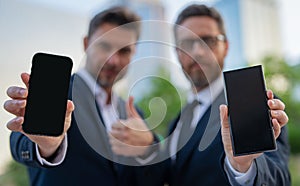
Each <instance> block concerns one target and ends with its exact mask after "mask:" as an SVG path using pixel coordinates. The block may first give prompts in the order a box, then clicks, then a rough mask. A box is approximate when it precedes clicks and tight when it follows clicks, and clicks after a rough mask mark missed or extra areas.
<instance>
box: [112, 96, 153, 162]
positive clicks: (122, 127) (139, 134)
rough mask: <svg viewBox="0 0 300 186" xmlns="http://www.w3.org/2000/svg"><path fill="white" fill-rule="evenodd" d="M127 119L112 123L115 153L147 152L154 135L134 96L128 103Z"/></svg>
mask: <svg viewBox="0 0 300 186" xmlns="http://www.w3.org/2000/svg"><path fill="white" fill-rule="evenodd" d="M126 111H127V117H128V118H127V119H126V120H119V121H117V122H116V123H114V124H113V125H112V130H111V132H110V136H109V137H110V140H109V141H110V144H111V147H112V150H113V152H114V153H116V154H118V155H123V156H141V155H144V154H145V153H146V152H147V149H148V147H149V145H151V144H152V142H153V140H154V137H153V134H152V132H151V131H150V130H149V128H148V127H147V125H146V123H145V122H144V121H143V119H142V118H141V116H140V115H139V114H138V112H137V110H136V109H135V107H134V104H133V97H129V100H128V102H127V103H126Z"/></svg>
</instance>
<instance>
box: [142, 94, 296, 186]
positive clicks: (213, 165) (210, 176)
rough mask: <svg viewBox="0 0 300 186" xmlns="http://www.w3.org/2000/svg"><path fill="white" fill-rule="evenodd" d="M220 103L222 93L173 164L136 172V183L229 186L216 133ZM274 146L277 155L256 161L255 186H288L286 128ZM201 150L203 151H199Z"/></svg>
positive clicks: (158, 164)
mask: <svg viewBox="0 0 300 186" xmlns="http://www.w3.org/2000/svg"><path fill="white" fill-rule="evenodd" d="M222 103H225V97H224V94H223V92H222V93H221V94H220V95H219V96H218V98H217V99H216V100H215V101H214V103H213V104H212V105H211V106H210V107H209V108H208V110H207V111H206V113H205V114H204V115H203V117H202V118H201V120H200V121H199V123H198V125H197V127H196V129H195V131H194V133H193V135H192V137H191V138H190V139H189V141H188V143H187V144H186V145H185V146H184V147H183V148H182V149H181V150H180V151H179V152H177V154H176V162H173V161H172V160H171V159H170V158H169V159H166V160H165V161H162V162H160V163H156V164H153V165H147V166H144V167H141V168H139V169H140V170H139V171H138V172H137V175H139V176H138V178H139V180H138V181H139V183H140V184H141V185H149V186H152V185H163V184H164V183H166V182H167V183H169V184H170V185H176V186H177V185H178V186H185V185H205V186H206V185H209V186H222V185H230V183H229V181H228V178H227V175H226V173H225V171H224V167H223V166H224V157H225V153H224V149H223V144H222V139H221V133H220V130H215V129H216V128H218V127H219V128H220V125H221V124H220V119H219V105H220V104H222ZM178 119H179V117H178V118H177V119H176V120H175V121H174V122H173V124H171V127H170V132H172V131H173V130H174V129H175V127H176V125H177V122H178ZM206 128H207V129H206ZM210 129H213V130H210ZM204 131H205V132H204ZM214 131H219V132H217V133H216V132H214ZM211 137H213V138H211ZM203 139H213V140H212V141H211V140H203ZM167 143H169V142H167ZM276 143H277V147H278V150H277V151H274V152H266V153H264V154H263V155H262V156H260V157H259V158H257V159H256V160H255V164H256V167H257V176H256V178H255V185H272V186H274V185H278V186H282V185H284V186H287V185H290V175H289V171H288V166H287V164H288V157H289V144H288V141H287V130H286V127H283V128H282V131H281V135H280V136H279V138H278V139H277V141H276ZM200 146H202V148H199V147H200ZM203 147H204V148H203ZM166 151H167V152H164V153H168V152H169V144H168V145H167V148H166ZM156 161H157V160H156ZM235 184H236V183H235Z"/></svg>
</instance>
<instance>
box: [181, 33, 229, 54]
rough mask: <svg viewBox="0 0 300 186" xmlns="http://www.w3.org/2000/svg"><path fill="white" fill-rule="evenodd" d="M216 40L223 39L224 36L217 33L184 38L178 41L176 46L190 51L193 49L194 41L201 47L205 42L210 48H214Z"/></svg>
mask: <svg viewBox="0 0 300 186" xmlns="http://www.w3.org/2000/svg"><path fill="white" fill-rule="evenodd" d="M218 41H225V36H224V35H222V34H219V35H217V36H204V37H200V38H195V39H194V38H193V39H184V40H181V41H179V42H178V46H179V47H180V49H182V50H184V51H186V52H190V51H192V50H193V48H194V46H195V44H196V43H197V44H199V45H200V46H201V47H205V44H206V45H207V46H208V47H209V48H210V49H214V48H215V47H216V46H217V44H218Z"/></svg>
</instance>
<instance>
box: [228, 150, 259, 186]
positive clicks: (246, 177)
mask: <svg viewBox="0 0 300 186" xmlns="http://www.w3.org/2000/svg"><path fill="white" fill-rule="evenodd" d="M225 166H227V167H228V170H229V171H231V173H232V174H233V176H234V179H235V181H236V182H237V183H238V184H240V185H246V186H247V185H253V184H254V180H255V177H256V170H257V168H256V165H255V163H253V162H252V164H251V166H250V168H249V169H248V170H247V172H245V173H242V172H238V171H237V170H235V169H234V168H233V167H232V166H231V164H230V162H229V160H228V158H227V156H226V158H225Z"/></svg>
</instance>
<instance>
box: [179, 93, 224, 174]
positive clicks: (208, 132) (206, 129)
mask: <svg viewBox="0 0 300 186" xmlns="http://www.w3.org/2000/svg"><path fill="white" fill-rule="evenodd" d="M224 102H225V98H224V92H223V91H222V93H221V94H220V95H219V96H218V97H217V98H216V100H215V101H214V102H213V103H212V105H211V106H210V107H209V108H208V109H207V110H206V112H205V113H204V115H203V117H202V118H201V119H200V121H199V122H198V124H197V127H196V129H195V131H194V133H193V135H192V136H191V138H190V140H189V141H188V143H187V144H186V145H185V146H184V147H183V148H182V149H181V150H180V151H179V152H178V153H177V157H176V167H177V168H178V169H177V170H179V169H180V167H181V166H183V165H184V164H185V162H186V161H188V159H189V157H190V156H191V155H192V154H193V153H194V152H195V150H197V151H198V150H199V151H204V150H205V149H206V148H207V147H208V146H209V145H210V144H211V143H212V142H213V140H214V139H215V137H216V136H217V134H218V132H219V130H220V128H221V125H220V116H219V105H220V104H222V103H224ZM199 142H200V143H199Z"/></svg>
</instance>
